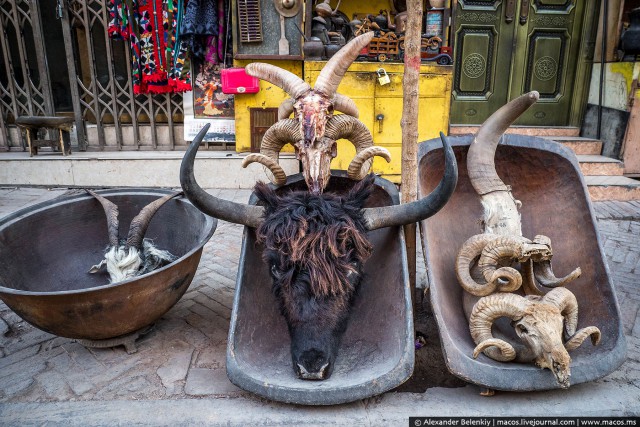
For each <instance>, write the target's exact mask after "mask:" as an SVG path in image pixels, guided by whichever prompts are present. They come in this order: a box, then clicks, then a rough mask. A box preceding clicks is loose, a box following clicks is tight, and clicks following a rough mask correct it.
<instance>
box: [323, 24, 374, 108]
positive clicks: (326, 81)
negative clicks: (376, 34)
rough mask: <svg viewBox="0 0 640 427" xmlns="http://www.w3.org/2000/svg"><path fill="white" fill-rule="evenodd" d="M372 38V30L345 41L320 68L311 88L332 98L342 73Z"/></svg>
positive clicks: (342, 75)
mask: <svg viewBox="0 0 640 427" xmlns="http://www.w3.org/2000/svg"><path fill="white" fill-rule="evenodd" d="M372 38H373V31H371V32H368V33H364V34H362V35H360V36H358V37H356V38H354V39H352V40H351V41H350V42H349V43H347V44H346V45H345V46H344V47H343V48H342V49H340V50H339V51H338V53H336V54H335V55H334V56H332V57H331V59H330V60H329V62H327V64H326V65H325V66H324V68H322V71H320V75H319V76H318V79H317V80H316V84H315V85H314V86H313V90H315V91H317V92H321V93H323V94H325V95H326V96H328V97H329V98H333V95H334V94H335V93H336V90H337V89H338V86H339V85H340V82H341V81H342V78H343V77H344V74H345V73H346V72H347V69H348V68H349V66H350V65H351V63H352V62H353V61H354V60H355V59H356V57H357V56H358V55H359V54H360V51H361V50H362V48H363V47H365V46H366V45H368V44H369V43H370V42H371V39H372Z"/></svg>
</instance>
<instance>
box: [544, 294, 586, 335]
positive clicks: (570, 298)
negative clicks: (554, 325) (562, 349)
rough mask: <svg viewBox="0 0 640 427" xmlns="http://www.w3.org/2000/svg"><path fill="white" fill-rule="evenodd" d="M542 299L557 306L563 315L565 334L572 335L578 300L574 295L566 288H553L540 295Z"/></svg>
mask: <svg viewBox="0 0 640 427" xmlns="http://www.w3.org/2000/svg"><path fill="white" fill-rule="evenodd" d="M542 301H543V302H546V303H549V304H553V305H555V306H556V307H558V309H559V310H560V313H561V314H562V316H563V317H564V330H565V333H566V336H568V337H571V336H573V335H574V334H575V333H576V328H577V327H578V301H577V300H576V296H575V295H574V294H573V293H572V292H571V291H570V290H569V289H567V288H555V289H552V290H551V291H550V292H549V293H548V294H546V295H545V296H544V297H542Z"/></svg>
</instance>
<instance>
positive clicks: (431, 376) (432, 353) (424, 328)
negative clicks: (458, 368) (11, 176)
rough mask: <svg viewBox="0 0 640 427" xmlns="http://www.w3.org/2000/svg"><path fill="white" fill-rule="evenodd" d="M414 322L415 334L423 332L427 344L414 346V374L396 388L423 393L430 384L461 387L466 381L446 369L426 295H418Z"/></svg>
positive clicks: (433, 385) (436, 327)
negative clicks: (420, 346) (418, 346)
mask: <svg viewBox="0 0 640 427" xmlns="http://www.w3.org/2000/svg"><path fill="white" fill-rule="evenodd" d="M417 301H418V302H417V304H416V311H415V313H414V324H415V329H416V334H417V335H422V336H423V337H425V340H426V342H427V344H428V345H425V346H423V347H422V348H420V349H417V350H416V361H415V364H416V365H415V369H414V371H413V375H412V376H411V378H409V380H407V382H405V383H404V384H402V385H401V386H400V387H397V388H396V389H395V391H399V392H410V393H424V392H425V391H426V390H427V389H429V388H432V387H446V388H455V387H464V386H465V385H467V383H466V382H464V381H462V380H461V379H459V378H458V377H456V376H454V375H453V374H451V372H449V370H448V369H447V366H446V364H445V361H444V356H443V355H442V350H441V343H440V336H439V335H438V326H437V325H436V320H435V318H434V317H433V312H432V310H431V304H430V302H429V295H428V294H427V295H423V294H422V293H420V294H419V295H417Z"/></svg>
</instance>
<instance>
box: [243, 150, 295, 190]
mask: <svg viewBox="0 0 640 427" xmlns="http://www.w3.org/2000/svg"><path fill="white" fill-rule="evenodd" d="M253 162H256V163H261V164H263V165H265V166H266V167H268V168H269V170H270V171H271V173H272V174H273V178H274V179H273V183H274V184H276V185H282V184H284V183H285V182H287V174H285V173H284V170H283V169H282V166H280V165H279V164H278V162H276V161H275V160H273V159H272V158H271V157H268V156H265V155H264V154H261V153H251V154H249V155H248V156H247V157H245V158H244V160H243V161H242V167H243V168H246V167H247V166H249V165H250V164H251V163H253Z"/></svg>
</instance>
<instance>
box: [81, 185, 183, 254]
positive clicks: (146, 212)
mask: <svg viewBox="0 0 640 427" xmlns="http://www.w3.org/2000/svg"><path fill="white" fill-rule="evenodd" d="M85 190H86V192H87V193H89V194H91V195H92V196H93V197H95V198H96V200H98V201H99V202H100V204H101V205H102V208H103V209H104V213H105V215H106V216H107V232H108V234H109V245H110V246H118V245H119V238H118V228H119V226H120V222H119V219H118V206H117V205H116V204H115V203H113V202H112V201H110V200H108V199H106V198H105V197H103V196H101V195H99V194H98V193H95V192H93V191H91V190H89V189H85ZM181 194H182V192H181V191H180V192H178V193H173V194H167V195H166V196H163V197H161V198H159V199H156V200H154V201H153V202H151V203H149V204H148V205H146V206H145V207H144V208H142V209H141V210H140V212H139V213H138V215H136V216H135V217H134V218H133V219H132V220H131V225H130V226H129V233H128V235H127V240H126V242H125V247H127V248H138V249H140V248H141V247H142V240H143V239H144V235H145V234H146V232H147V228H148V227H149V223H150V222H151V219H152V218H153V216H154V215H155V214H156V212H158V209H160V207H162V205H164V204H165V203H166V202H168V201H169V200H171V199H173V198H174V197H176V196H179V195H181Z"/></svg>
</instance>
